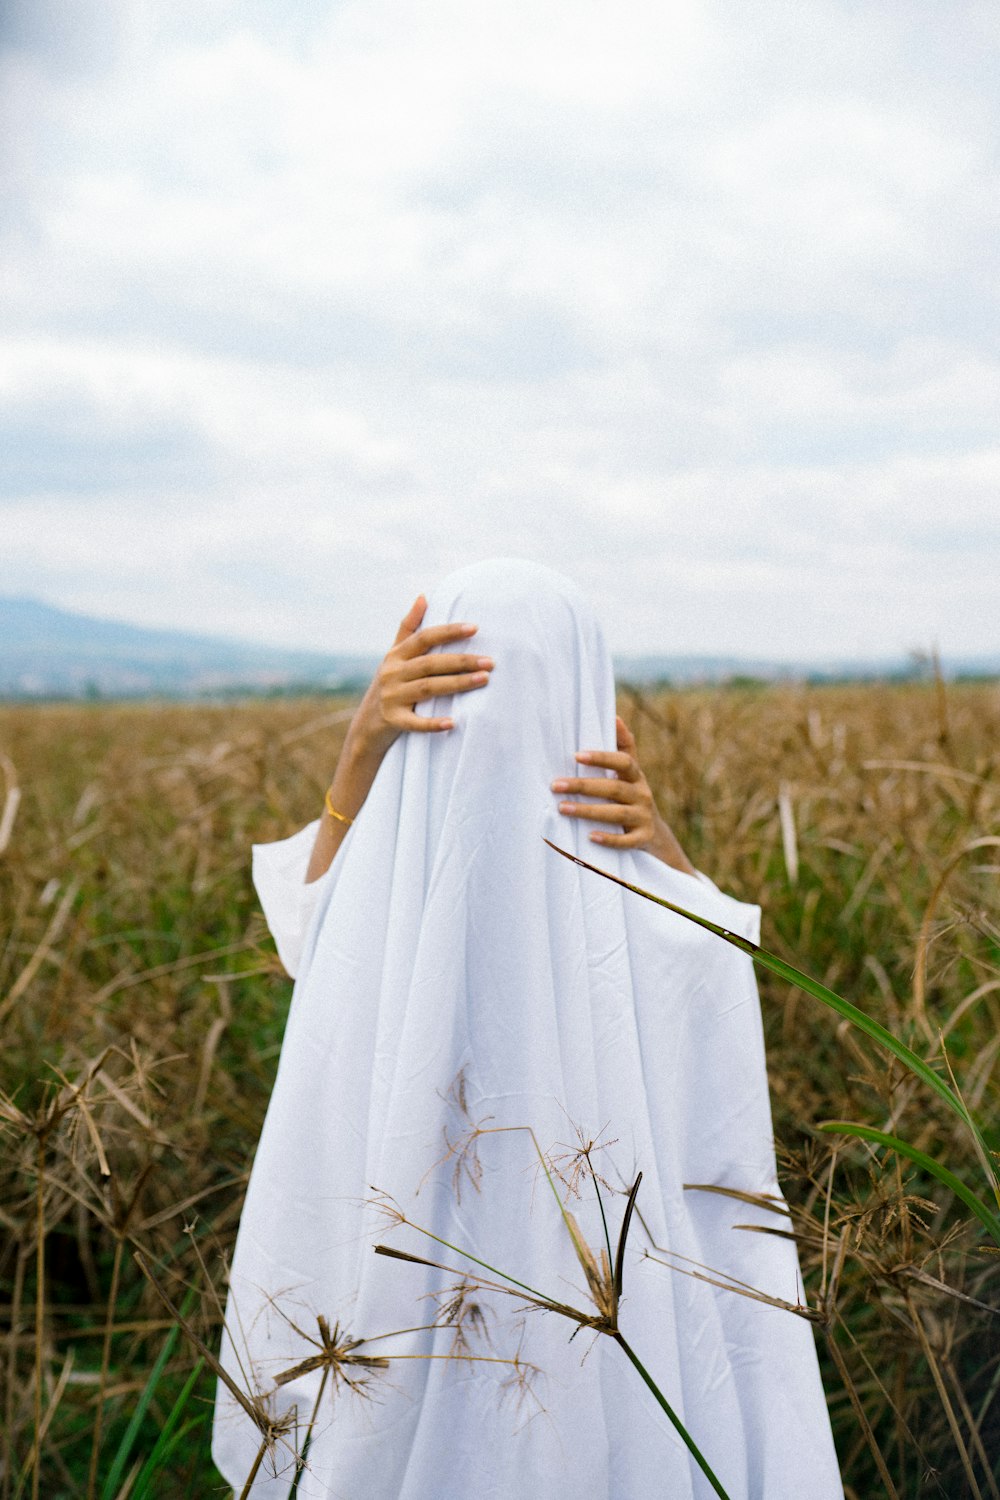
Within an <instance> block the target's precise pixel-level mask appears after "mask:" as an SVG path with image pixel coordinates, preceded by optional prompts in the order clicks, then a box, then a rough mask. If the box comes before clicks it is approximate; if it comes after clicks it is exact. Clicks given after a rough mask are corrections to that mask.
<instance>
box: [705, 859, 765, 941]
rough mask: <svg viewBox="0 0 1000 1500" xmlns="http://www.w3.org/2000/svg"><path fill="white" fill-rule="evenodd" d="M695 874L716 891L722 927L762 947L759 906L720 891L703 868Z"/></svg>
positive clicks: (718, 919)
mask: <svg viewBox="0 0 1000 1500" xmlns="http://www.w3.org/2000/svg"><path fill="white" fill-rule="evenodd" d="M694 873H695V875H696V876H697V877H698V879H699V880H700V881H701V883H702V885H707V886H708V888H709V890H711V891H714V892H715V895H716V898H717V900H718V901H719V903H720V914H719V917H718V918H717V919H716V920H717V921H718V923H719V926H720V927H725V928H727V929H728V931H729V932H735V933H736V936H737V937H742V938H746V939H747V941H748V942H751V943H753V945H754V946H755V947H757V948H759V947H760V917H761V911H760V907H759V906H754V905H752V904H751V903H750V902H749V901H737V899H736V897H735V896H727V894H726V892H725V891H720V890H719V887H718V886H717V885H716V883H715V881H714V880H709V878H708V876H707V875H704V874H703V873H702V872H701V870H695V872H694Z"/></svg>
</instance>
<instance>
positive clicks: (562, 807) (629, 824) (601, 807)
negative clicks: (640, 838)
mask: <svg viewBox="0 0 1000 1500" xmlns="http://www.w3.org/2000/svg"><path fill="white" fill-rule="evenodd" d="M559 811H560V812H561V813H565V815H566V817H567V818H584V819H586V820H587V821H588V822H591V823H616V824H617V825H618V827H619V828H635V827H636V826H637V825H638V824H639V823H640V822H641V821H643V818H642V812H641V811H640V809H639V808H637V807H623V806H622V804H621V803H620V802H597V803H594V802H560V804H559Z"/></svg>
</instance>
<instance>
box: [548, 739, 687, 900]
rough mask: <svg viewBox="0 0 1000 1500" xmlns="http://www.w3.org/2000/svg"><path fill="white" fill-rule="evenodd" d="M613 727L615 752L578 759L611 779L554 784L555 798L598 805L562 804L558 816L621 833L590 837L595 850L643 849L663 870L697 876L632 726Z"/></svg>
mask: <svg viewBox="0 0 1000 1500" xmlns="http://www.w3.org/2000/svg"><path fill="white" fill-rule="evenodd" d="M615 724H616V728H617V742H618V749H617V750H578V751H577V753H576V756H575V759H576V760H578V761H579V762H580V764H581V765H584V766H595V767H598V768H599V769H602V770H607V771H613V772H614V773H615V774H614V776H613V777H612V776H563V777H560V778H559V779H558V780H556V781H553V783H552V790H553V791H554V792H572V793H575V794H576V795H578V796H581V797H593V798H597V799H599V800H597V801H594V802H560V804H559V811H560V812H561V813H563V814H564V815H565V816H566V817H568V818H585V819H588V820H590V821H591V822H596V823H611V824H614V825H615V827H616V829H618V830H621V831H620V832H617V831H616V832H614V833H610V832H606V831H604V830H603V829H601V830H598V831H596V832H594V833H592V834H591V835H590V837H591V839H592V840H593V841H594V843H595V844H605V845H608V846H610V847H611V848H615V849H645V850H647V852H648V853H650V854H652V855H654V856H655V857H656V858H657V859H661V860H662V861H663V862H664V864H668V865H672V866H673V867H674V868H675V869H677V870H684V871H686V872H687V873H688V874H694V866H693V865H692V864H691V862H690V860H689V859H688V858H687V856H686V855H685V853H684V851H683V849H682V848H681V846H680V844H679V843H678V842H677V839H676V838H675V837H674V835H673V833H672V832H671V830H670V828H669V827H668V825H667V824H666V823H665V822H664V821H663V819H662V818H661V816H660V813H659V810H658V809H657V806H656V802H655V800H654V798H653V794H652V792H651V791H650V789H649V782H648V781H647V780H646V778H645V776H644V775H643V773H642V768H641V766H640V765H639V761H638V758H637V756H636V746H635V740H634V738H633V736H632V733H631V731H630V729H629V727H628V725H627V724H626V723H625V721H624V719H622V718H618V719H616V720H615Z"/></svg>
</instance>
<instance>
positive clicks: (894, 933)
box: [0, 684, 1000, 1500]
mask: <svg viewBox="0 0 1000 1500" xmlns="http://www.w3.org/2000/svg"><path fill="white" fill-rule="evenodd" d="M622 710H623V712H624V713H625V714H626V716H627V717H628V718H629V719H630V721H631V722H632V724H633V727H634V728H635V730H636V732H637V736H638V740H639V749H640V754H641V758H642V761H643V765H644V768H645V769H646V771H647V774H648V775H649V777H650V780H651V782H652V783H653V785H654V789H655V790H656V791H657V794H658V797H659V800H660V804H661V807H662V809H663V811H664V812H665V814H666V815H667V816H668V818H669V819H670V820H671V822H672V823H673V824H674V826H675V827H676V828H677V830H678V832H679V834H680V835H681V837H682V839H683V841H684V842H685V846H686V847H687V848H688V850H689V852H690V853H691V855H692V858H694V860H695V862H696V863H697V864H698V865H699V866H700V867H701V868H703V869H705V870H707V871H708V872H709V873H711V874H712V876H713V877H714V878H715V879H716V880H717V881H718V883H719V884H720V885H722V886H723V887H724V888H726V889H728V890H731V891H732V892H733V893H734V894H736V895H740V896H742V897H744V898H745V899H750V900H755V901H760V902H761V904H762V906H763V908H764V915H765V925H764V946H765V947H766V948H767V949H769V950H770V951H771V952H773V953H774V954H775V955H776V957H777V958H778V959H779V960H781V961H782V962H784V963H785V964H790V965H792V966H794V967H796V968H798V969H799V970H802V971H805V973H806V974H807V975H810V976H812V977H813V978H815V979H816V980H818V981H819V982H820V983H821V984H822V985H824V986H826V987H827V989H829V990H830V991H832V992H834V993H835V994H836V995H837V996H839V997H843V998H844V999H846V1000H848V1001H850V1002H851V1003H853V1004H854V1005H855V1006H857V1007H859V1008H860V1010H861V1011H862V1012H863V1013H864V1015H865V1016H866V1017H868V1018H870V1019H871V1021H872V1022H873V1023H875V1024H876V1025H877V1026H881V1027H884V1028H885V1029H886V1031H887V1033H888V1034H889V1035H890V1036H891V1037H892V1038H894V1039H895V1040H896V1041H897V1042H898V1043H899V1044H900V1046H901V1047H903V1048H906V1049H909V1051H910V1052H911V1053H912V1054H913V1055H915V1056H916V1057H917V1058H918V1060H919V1061H920V1062H921V1063H922V1065H923V1066H924V1067H925V1068H926V1069H928V1070H929V1071H930V1072H931V1073H932V1074H933V1075H934V1077H935V1078H936V1079H937V1080H939V1082H940V1084H941V1086H942V1087H941V1088H937V1087H936V1086H935V1085H934V1084H933V1083H929V1082H928V1080H927V1078H926V1077H921V1076H919V1073H918V1072H914V1070H913V1069H912V1067H910V1066H908V1065H907V1062H906V1058H905V1057H904V1056H903V1055H902V1054H901V1053H900V1052H899V1051H897V1052H896V1053H893V1052H892V1051H891V1050H887V1049H886V1048H885V1047H884V1046H882V1045H880V1044H879V1041H878V1038H877V1037H875V1038H873V1037H872V1036H870V1035H869V1036H865V1035H864V1034H863V1033H862V1032H861V1031H859V1030H858V1029H857V1027H856V1026H854V1025H853V1024H852V1022H851V1020H850V1019H849V1018H848V1017H847V1015H846V1014H843V1013H842V1014H840V1015H839V1016H838V1015H837V1014H836V1013H835V1012H834V1011H833V1010H831V1009H830V1008H829V1007H828V1006H825V1005H823V1004H822V1003H820V1002H819V1001H817V1000H816V999H815V998H814V997H812V996H809V995H808V994H807V993H806V992H805V990H804V989H803V988H802V986H801V985H800V984H796V983H794V982H793V983H791V984H790V983H789V982H788V977H787V975H784V976H783V975H781V974H780V973H775V972H769V971H767V970H764V971H762V972H761V973H760V975H759V977H760V981H761V988H762V997H763V1005H764V1018H765V1027H766V1032H767V1038H768V1057H769V1072H770V1081H771V1091H772V1100H773V1107H774V1117H775V1130H776V1136H777V1140H778V1144H779V1157H780V1161H781V1165H782V1182H783V1186H784V1188H785V1192H786V1196H787V1198H788V1200H789V1206H790V1211H791V1223H792V1226H793V1227H794V1231H795V1233H796V1236H797V1239H798V1243H799V1247H800V1256H801V1259H802V1264H803V1272H804V1278H805V1290H806V1293H807V1297H808V1302H809V1312H810V1315H811V1319H812V1321H813V1322H814V1325H815V1327H816V1331H817V1338H818V1345H819V1349H820V1355H821V1359H822V1361H823V1364H824V1378H825V1382H826V1387H827V1391H828V1393H829V1400H830V1408H831V1415H832V1418H833V1423H834V1431H835V1436H836V1439H837V1445H838V1451H839V1453H840V1457H841V1463H842V1467H843V1472H844V1478H845V1484H846V1486H847V1490H848V1494H849V1495H853V1496H856V1497H859V1500H861V1497H864V1500H867V1497H868V1496H872V1495H878V1494H888V1495H898V1496H900V1497H910V1496H914V1497H918V1496H919V1497H922V1496H925V1495H926V1496H947V1497H949V1500H950V1497H954V1496H963V1495H972V1496H978V1495H983V1496H987V1495H989V1496H1000V1322H998V1318H1000V1261H998V1257H997V1255H996V1254H995V1253H992V1254H991V1253H990V1252H991V1250H993V1251H995V1249H996V1247H995V1245H993V1244H992V1241H991V1236H990V1231H989V1225H988V1223H987V1221H986V1220H984V1218H983V1216H982V1215H981V1214H980V1215H978V1216H977V1214H976V1211H975V1209H974V1208H973V1207H972V1204H971V1203H970V1196H969V1195H972V1196H973V1197H975V1198H976V1199H977V1200H978V1201H980V1202H981V1203H984V1204H986V1205H987V1208H988V1209H989V1211H990V1212H994V1211H995V1210H996V1200H995V1198H994V1199H993V1200H992V1204H991V1203H990V1197H989V1187H988V1182H989V1176H990V1174H991V1172H992V1171H993V1169H994V1166H995V1163H996V1151H997V1147H998V1145H1000V1134H998V1130H997V1120H998V1108H997V1106H998V1095H1000V1085H998V1076H1000V1075H998V1071H997V1066H996V1064H997V1054H998V1052H1000V1026H998V1024H997V1019H998V1009H1000V922H998V911H1000V902H998V900H997V879H996V877H997V872H998V867H1000V775H998V770H1000V749H998V745H1000V734H998V731H1000V690H998V688H997V687H996V686H991V685H988V684H986V685H973V684H969V685H961V686H953V687H950V688H948V689H947V691H946V692H944V691H943V690H941V689H940V688H938V689H935V687H934V686H933V685H919V684H918V685H908V686H898V687H893V688H878V687H872V686H853V687H843V688H822V689H820V688H815V689H805V688H801V689H800V688H792V687H787V688H785V687H781V688H768V689H753V688H746V689H730V690H722V689H720V690H712V691H707V690H705V691H701V690H699V691H690V692H684V693H679V694H669V695H668V694H656V695H650V696H648V697H639V696H637V695H630V694H625V695H623V702H622ZM349 712H350V708H349V706H348V705H343V704H337V703H332V702H330V701H298V702H287V701H286V702H280V701H279V702H274V701H272V702H266V703H248V704H243V705H240V704H233V705H227V706H226V707H213V706H189V707H187V706H177V705H172V706H141V705H121V706H111V705H87V706H71V705H64V706H51V707H45V708H29V707H16V708H15V707H11V708H5V709H0V1025H2V1036H3V1040H4V1047H3V1051H2V1056H0V1088H2V1089H3V1092H4V1094H5V1096H6V1100H5V1103H4V1105H3V1109H2V1114H0V1242H2V1243H0V1293H2V1299H3V1314H4V1322H3V1324H2V1326H0V1342H2V1347H0V1383H2V1386H3V1389H2V1392H0V1423H2V1428H3V1437H2V1440H0V1500H15V1497H17V1500H19V1497H21V1496H28V1495H31V1496H39V1495H40V1496H43V1497H45V1500H49V1497H61V1496H66V1497H76V1496H81V1497H87V1500H92V1497H100V1500H116V1497H124V1496H131V1497H133V1500H135V1497H137V1496H143V1495H156V1496H163V1497H167V1500H169V1497H172V1496H178V1497H181V1496H187V1495H190V1496H204V1495H210V1494H212V1493H219V1494H222V1493H224V1492H225V1487H224V1486H223V1484H222V1481H221V1480H220V1479H219V1476H218V1475H217V1474H216V1473H215V1471H214V1469H213V1467H212V1464H211V1461H210V1458H209V1455H208V1425H207V1424H208V1421H209V1417H210V1409H211V1408H210V1402H211V1398H212V1394H213V1390H214V1375H213V1373H212V1369H211V1355H212V1353H213V1352H214V1350H215V1349H217V1346H218V1334H219V1322H220V1318H221V1303H222V1295H223V1277H224V1260H225V1254H226V1252H227V1251H228V1249H229V1248H230V1247H231V1245H232V1241H233V1238H234V1235H235V1230H236V1226H237V1223H238V1219H239V1211H240V1204H241V1199H242V1192H243V1187H244V1185H245V1181H246V1175H247V1171H248V1168H249V1163H250V1161H251V1159H252V1153H253V1148H254V1145H255V1143H256V1139H257V1136H258V1134H259V1130H260V1125H261V1121H262V1119H263V1113H264V1109H265V1107H266V1103H267V1098H268V1094H269V1090H270V1086H271V1082H272V1080H273V1076H274V1070H275V1066H276V1062H277V1055H278V1049H279V1047H280V1039H281V1032H282V1028H283V1023H284V1017H285V1013H286V1010H287V1002H288V998H289V995H290V985H289V983H288V981H287V980H286V979H285V978H284V977H283V975H282V972H281V969H280V966H279V965H278V963H277V960H276V958H275V956H274V953H273V948H272V945H271V943H270V940H269V939H268V937H267V935H266V931H265V929H264V926H263V922H262V919H261V917H260V915H259V912H258V910H257V907H256V902H255V900H254V897H253V893H252V890H251V888H250V884H249V865H248V850H249V845H250V843H251V842H252V841H257V840H265V839H269V838H274V837H280V836H282V835H284V834H285V833H287V832H289V831H290V830H292V829H294V828H295V827H297V826H300V824H301V823H302V822H304V821H306V820H307V819H308V818H310V817H312V816H314V815H315V811H316V808H317V807H318V806H319V803H320V799H321V796H322V791H323V788H324V786H325V783H326V780H327V778H328V775H329V771H330V768H331V766H332V764H333V763H334V760H335V758H336V754H337V750H338V748H339V742H340V737H341V735H342V733H343V729H344V726H345V722H346V718H347V717H348V716H349ZM552 857H553V858H556V857H557V856H556V855H553V856H552ZM594 878H595V879H596V878H597V877H596V876H595V877H594ZM636 899H640V898H638V897H637V898H636ZM943 1090H946V1091H947V1092H949V1093H950V1094H952V1095H954V1096H955V1097H956V1098H957V1099H958V1101H959V1104H960V1106H961V1108H959V1109H956V1108H955V1107H953V1106H951V1105H949V1102H948V1100H947V1099H946V1098H945V1093H944V1092H943ZM963 1111H964V1112H965V1113H964V1114H963ZM970 1120H971V1121H972V1122H974V1124H975V1127H976V1128H975V1129H970ZM837 1121H840V1122H848V1123H851V1124H853V1125H856V1126H858V1127H859V1128H860V1129H862V1130H866V1131H868V1132H869V1135H870V1138H869V1139H868V1140H863V1139H858V1138H854V1139H851V1138H848V1137H846V1136H844V1135H843V1134H828V1133H825V1132H824V1130H823V1129H822V1128H821V1127H822V1126H823V1125H824V1124H825V1123H827V1122H837ZM890 1139H891V1140H893V1141H895V1142H896V1143H897V1148H896V1149H889V1148H888V1147H887V1146H886V1144H885V1142H886V1141H888V1140H890ZM899 1144H902V1145H903V1146H905V1147H906V1148H908V1152H909V1154H904V1153H903V1152H901V1151H900V1149H899ZM709 1186H710V1185H709ZM640 1208H641V1204H640ZM779 1232H780V1231H779ZM137 1252H138V1254H137ZM402 1269H403V1268H401V1270H402ZM688 1271H689V1272H690V1273H691V1274H706V1272H705V1271H704V1270H703V1269H702V1270H699V1268H688ZM663 1274H665V1275H666V1274H685V1273H684V1271H683V1270H682V1269H680V1268H678V1267H676V1266H674V1267H673V1268H672V1270H671V1271H669V1272H668V1271H667V1270H666V1269H664V1272H663ZM627 1295H628V1292H627V1287H626V1288H625V1297H626V1305H627ZM779 1315H783V1314H778V1313H775V1316H779ZM787 1315H788V1316H793V1315H794V1314H792V1313H788V1314H787ZM181 1324H183V1332H182V1333H180V1334H179V1333H178V1328H179V1327H181ZM307 1332H309V1333H310V1336H313V1337H315V1336H316V1333H317V1331H307ZM320 1332H321V1331H320ZM327 1332H328V1333H329V1335H330V1340H331V1342H330V1344H329V1348H328V1349H327V1352H326V1353H325V1354H323V1355H322V1357H323V1358H325V1359H326V1360H327V1364H328V1366H329V1367H330V1368H331V1369H332V1370H333V1371H334V1374H336V1372H337V1370H338V1369H339V1370H341V1371H344V1370H346V1371H347V1372H348V1373H350V1368H351V1367H350V1366H347V1365H345V1364H344V1363H343V1361H344V1360H345V1359H346V1358H347V1357H348V1356H349V1355H350V1354H351V1353H352V1349H353V1347H354V1346H352V1349H348V1348H346V1347H345V1345H344V1343H343V1338H342V1336H341V1342H340V1343H338V1342H337V1338H335V1337H334V1333H336V1332H337V1331H336V1330H333V1329H328V1330H327ZM319 1342H320V1344H322V1343H323V1339H322V1337H320V1339H319ZM198 1344H200V1345H202V1346H203V1349H204V1351H205V1353H204V1355H202V1354H200V1353H199V1351H198V1349H197V1348H196V1345H198ZM320 1352H321V1354H322V1351H320ZM304 1354H305V1355H306V1356H308V1354H309V1351H308V1350H304ZM313 1357H319V1356H317V1355H315V1354H314V1355H313ZM356 1357H357V1358H358V1359H359V1360H364V1359H365V1358H366V1357H367V1352H366V1351H365V1350H364V1349H361V1348H358V1349H357V1350H356ZM568 1357H573V1356H572V1353H570V1355H569V1356H568ZM200 1360H201V1362H200V1363H199V1361H200ZM666 1394H667V1396H668V1397H669V1392H668V1393H666ZM336 1399H337V1400H351V1399H361V1396H360V1394H359V1393H358V1392H357V1391H353V1390H352V1389H351V1388H350V1385H349V1384H346V1383H342V1384H341V1386H340V1388H339V1389H338V1391H337V1394H336ZM707 1457H708V1459H709V1461H710V1459H711V1454H710V1452H709V1453H708V1454H707Z"/></svg>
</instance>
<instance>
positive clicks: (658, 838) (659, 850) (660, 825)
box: [647, 814, 695, 875]
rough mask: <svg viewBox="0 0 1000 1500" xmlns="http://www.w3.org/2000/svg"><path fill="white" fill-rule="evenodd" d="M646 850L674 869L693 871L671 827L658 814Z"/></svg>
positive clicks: (688, 872)
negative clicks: (654, 828) (654, 829)
mask: <svg viewBox="0 0 1000 1500" xmlns="http://www.w3.org/2000/svg"><path fill="white" fill-rule="evenodd" d="M647 852H648V853H649V854H652V855H654V856H655V858H656V859H659V860H661V861H662V862H663V864H665V865H671V866H672V867H673V869H675V870H681V871H682V872H683V873H684V874H685V875H693V874H694V873H695V869H694V865H693V864H692V863H691V861H690V860H689V859H688V857H687V855H686V854H685V853H684V850H683V849H682V848H681V846H680V844H679V842H678V840H677V836H676V834H675V833H674V831H673V829H672V828H671V827H670V825H669V824H668V823H665V822H664V821H663V819H662V818H661V817H660V816H659V814H657V817H656V831H655V832H654V834H653V837H652V839H651V840H650V843H649V844H648V846H647Z"/></svg>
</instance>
